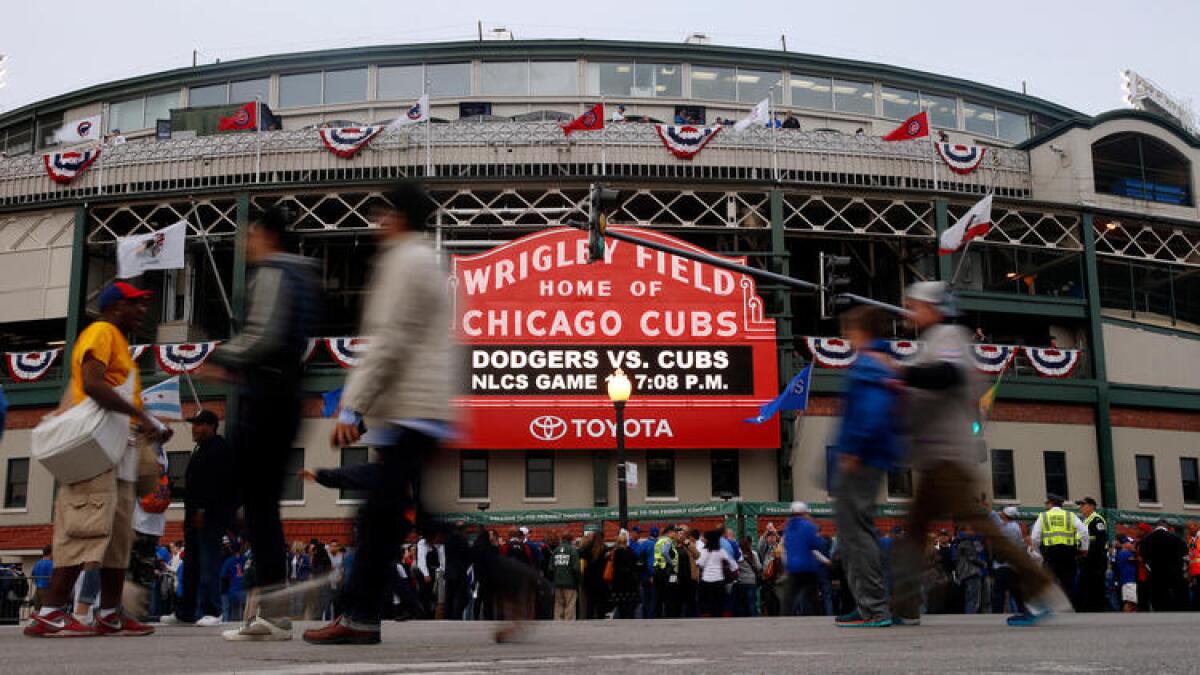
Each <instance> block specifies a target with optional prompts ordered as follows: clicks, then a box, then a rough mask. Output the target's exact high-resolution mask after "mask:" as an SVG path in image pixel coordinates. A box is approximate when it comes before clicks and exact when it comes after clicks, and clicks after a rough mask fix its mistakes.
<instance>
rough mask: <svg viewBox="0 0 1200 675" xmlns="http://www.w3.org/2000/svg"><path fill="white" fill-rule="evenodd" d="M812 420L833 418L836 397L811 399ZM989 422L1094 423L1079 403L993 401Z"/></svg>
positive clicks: (1086, 407)
mask: <svg viewBox="0 0 1200 675" xmlns="http://www.w3.org/2000/svg"><path fill="white" fill-rule="evenodd" d="M807 414H808V415H809V416H812V417H833V416H837V415H839V414H841V406H840V403H839V401H838V399H837V398H836V397H833V396H813V397H812V398H811V399H810V400H809V402H808V413H807ZM989 419H990V420H991V421H993V422H1027V423H1030V424H1082V425H1086V426H1091V425H1093V424H1095V423H1096V415H1095V411H1094V408H1093V407H1092V406H1091V405H1088V404H1080V403H1027V402H1021V401H997V402H996V407H995V408H994V409H993V410H992V415H991V417H990V418H989Z"/></svg>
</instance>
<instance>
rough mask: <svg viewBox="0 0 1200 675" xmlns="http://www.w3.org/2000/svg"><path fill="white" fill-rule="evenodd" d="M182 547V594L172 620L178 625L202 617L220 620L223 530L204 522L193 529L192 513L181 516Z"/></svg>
mask: <svg viewBox="0 0 1200 675" xmlns="http://www.w3.org/2000/svg"><path fill="white" fill-rule="evenodd" d="M184 518H185V521H184V523H185V524H184V528H183V542H184V543H183V545H184V550H185V551H187V557H186V559H185V562H184V564H183V593H182V594H181V596H180V598H179V605H178V606H177V608H176V610H175V616H176V617H178V618H179V619H180V620H181V621H196V620H197V619H199V618H200V617H202V616H221V563H223V562H224V560H222V556H221V537H222V535H224V533H225V528H224V526H223V525H222V524H220V523H215V522H213V519H211V518H205V520H204V525H203V526H201V527H194V526H192V525H190V523H191V522H192V512H187V513H185V514H184Z"/></svg>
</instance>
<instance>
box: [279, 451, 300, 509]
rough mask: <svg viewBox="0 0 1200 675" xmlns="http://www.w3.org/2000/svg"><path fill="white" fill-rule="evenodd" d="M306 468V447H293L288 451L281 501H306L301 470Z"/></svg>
mask: <svg viewBox="0 0 1200 675" xmlns="http://www.w3.org/2000/svg"><path fill="white" fill-rule="evenodd" d="M303 468H304V448H292V449H291V451H290V452H288V457H287V466H286V467H285V468H284V470H283V493H282V494H281V495H280V497H279V499H280V501H285V502H299V501H304V479H302V478H300V470H301V469H303Z"/></svg>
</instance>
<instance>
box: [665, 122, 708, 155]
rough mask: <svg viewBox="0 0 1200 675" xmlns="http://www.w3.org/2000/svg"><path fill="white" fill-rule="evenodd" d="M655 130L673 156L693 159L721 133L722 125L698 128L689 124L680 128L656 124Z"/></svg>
mask: <svg viewBox="0 0 1200 675" xmlns="http://www.w3.org/2000/svg"><path fill="white" fill-rule="evenodd" d="M654 129H655V130H656V131H657V132H658V137H659V138H661V139H662V142H663V145H665V146H667V149H668V150H670V151H671V154H672V155H675V156H676V157H678V158H679V159H691V158H693V157H695V156H696V155H698V154H700V151H701V150H703V149H704V146H706V145H708V142H709V141H711V140H712V139H713V137H714V136H716V135H717V134H718V133H720V131H721V125H719V124H718V125H716V126H714V127H696V126H691V125H688V124H684V125H679V126H672V125H668V124H655V125H654Z"/></svg>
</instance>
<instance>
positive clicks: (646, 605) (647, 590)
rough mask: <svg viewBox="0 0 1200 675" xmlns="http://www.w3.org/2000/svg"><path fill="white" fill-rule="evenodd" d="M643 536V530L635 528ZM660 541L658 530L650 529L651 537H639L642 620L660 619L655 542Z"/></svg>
mask: <svg viewBox="0 0 1200 675" xmlns="http://www.w3.org/2000/svg"><path fill="white" fill-rule="evenodd" d="M634 529H635V531H637V532H638V534H639V535H640V534H641V528H636V527H635V528H634ZM656 541H658V528H657V527H652V528H650V536H649V537H645V536H639V537H638V542H637V543H638V548H637V554H638V560H640V561H641V564H640V565H639V567H640V568H641V573H642V618H643V619H654V618H657V617H658V611H657V610H658V589H657V588H655V586H654V542H656Z"/></svg>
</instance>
